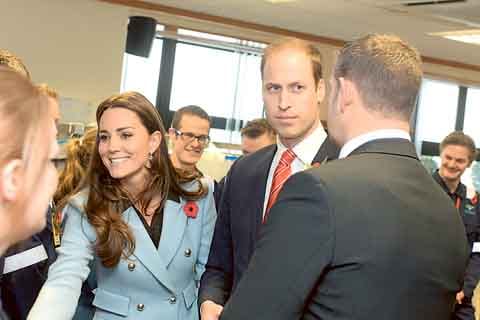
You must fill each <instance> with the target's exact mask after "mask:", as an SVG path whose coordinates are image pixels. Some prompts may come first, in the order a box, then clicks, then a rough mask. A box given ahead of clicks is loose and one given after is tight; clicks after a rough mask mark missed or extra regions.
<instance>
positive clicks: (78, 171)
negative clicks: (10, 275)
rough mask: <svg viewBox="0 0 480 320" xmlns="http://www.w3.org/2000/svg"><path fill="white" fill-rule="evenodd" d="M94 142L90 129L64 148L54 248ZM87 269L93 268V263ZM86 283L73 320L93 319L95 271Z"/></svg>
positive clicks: (59, 239) (85, 170) (55, 221)
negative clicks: (64, 212)
mask: <svg viewBox="0 0 480 320" xmlns="http://www.w3.org/2000/svg"><path fill="white" fill-rule="evenodd" d="M96 140H97V129H96V128H93V129H89V130H87V131H86V132H85V134H84V135H83V137H80V138H73V139H71V140H70V141H69V142H68V143H67V144H66V146H65V153H66V159H65V166H64V168H63V170H62V172H61V173H60V176H59V178H58V187H57V191H55V194H54V195H53V201H54V203H55V208H56V212H55V215H54V216H53V223H52V226H53V228H54V232H53V234H54V238H55V239H54V242H56V243H57V245H60V243H61V234H62V222H63V219H64V215H63V212H62V211H63V209H64V208H65V206H66V205H67V203H68V200H69V199H70V198H71V197H72V196H73V195H74V194H75V191H76V190H77V188H78V187H79V186H80V183H81V182H82V180H83V179H84V178H85V176H86V173H87V169H88V164H89V163H90V158H91V156H92V153H93V151H94V149H95V143H96ZM90 266H94V264H93V262H92V263H90ZM91 269H92V270H91V272H90V274H89V275H88V278H87V280H86V281H85V282H84V284H83V286H82V293H81V295H80V299H79V301H78V306H77V310H76V311H75V315H74V317H73V318H72V319H73V320H89V319H93V314H94V313H95V310H94V308H93V306H92V302H93V298H94V295H93V290H94V289H95V288H96V287H97V282H96V278H95V268H91Z"/></svg>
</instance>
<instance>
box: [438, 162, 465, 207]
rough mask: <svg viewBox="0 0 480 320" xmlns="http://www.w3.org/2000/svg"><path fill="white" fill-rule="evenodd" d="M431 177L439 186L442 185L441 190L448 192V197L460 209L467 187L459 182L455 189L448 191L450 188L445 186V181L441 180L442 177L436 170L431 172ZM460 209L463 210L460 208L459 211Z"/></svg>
mask: <svg viewBox="0 0 480 320" xmlns="http://www.w3.org/2000/svg"><path fill="white" fill-rule="evenodd" d="M433 179H435V181H437V183H438V184H439V185H440V187H442V189H443V191H445V193H446V194H448V196H449V197H450V199H452V201H453V204H454V205H455V207H456V208H457V209H459V210H460V209H461V208H462V207H463V206H464V203H465V198H466V197H467V187H465V185H464V184H463V183H461V182H459V183H458V186H457V189H455V191H454V192H453V193H452V192H450V189H449V188H448V187H447V184H446V183H445V181H443V179H442V177H441V176H440V174H439V173H438V170H437V171H435V173H434V174H433ZM457 202H458V203H457ZM462 211H463V210H460V212H462Z"/></svg>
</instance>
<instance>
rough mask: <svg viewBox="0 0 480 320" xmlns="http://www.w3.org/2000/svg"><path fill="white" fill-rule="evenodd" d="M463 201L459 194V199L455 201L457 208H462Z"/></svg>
mask: <svg viewBox="0 0 480 320" xmlns="http://www.w3.org/2000/svg"><path fill="white" fill-rule="evenodd" d="M461 203H462V200H461V199H460V197H459V196H457V201H455V208H457V209H460V204H461Z"/></svg>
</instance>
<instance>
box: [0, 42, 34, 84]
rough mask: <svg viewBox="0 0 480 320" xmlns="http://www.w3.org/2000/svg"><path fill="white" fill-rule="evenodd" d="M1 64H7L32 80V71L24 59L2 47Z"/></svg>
mask: <svg viewBox="0 0 480 320" xmlns="http://www.w3.org/2000/svg"><path fill="white" fill-rule="evenodd" d="M0 66H6V67H9V68H11V69H12V70H13V71H15V72H18V73H19V74H21V75H22V76H25V77H26V78H27V79H28V80H30V73H29V72H28V69H27V67H26V66H25V64H24V63H23V62H22V60H21V59H20V58H19V57H17V56H16V55H14V54H13V53H11V52H10V51H7V50H4V49H0Z"/></svg>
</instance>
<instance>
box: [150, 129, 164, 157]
mask: <svg viewBox="0 0 480 320" xmlns="http://www.w3.org/2000/svg"><path fill="white" fill-rule="evenodd" d="M162 139H163V137H162V134H161V133H160V131H155V132H154V133H152V134H151V135H150V153H151V154H153V153H154V152H155V151H157V149H158V148H159V147H160V143H161V142H162Z"/></svg>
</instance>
